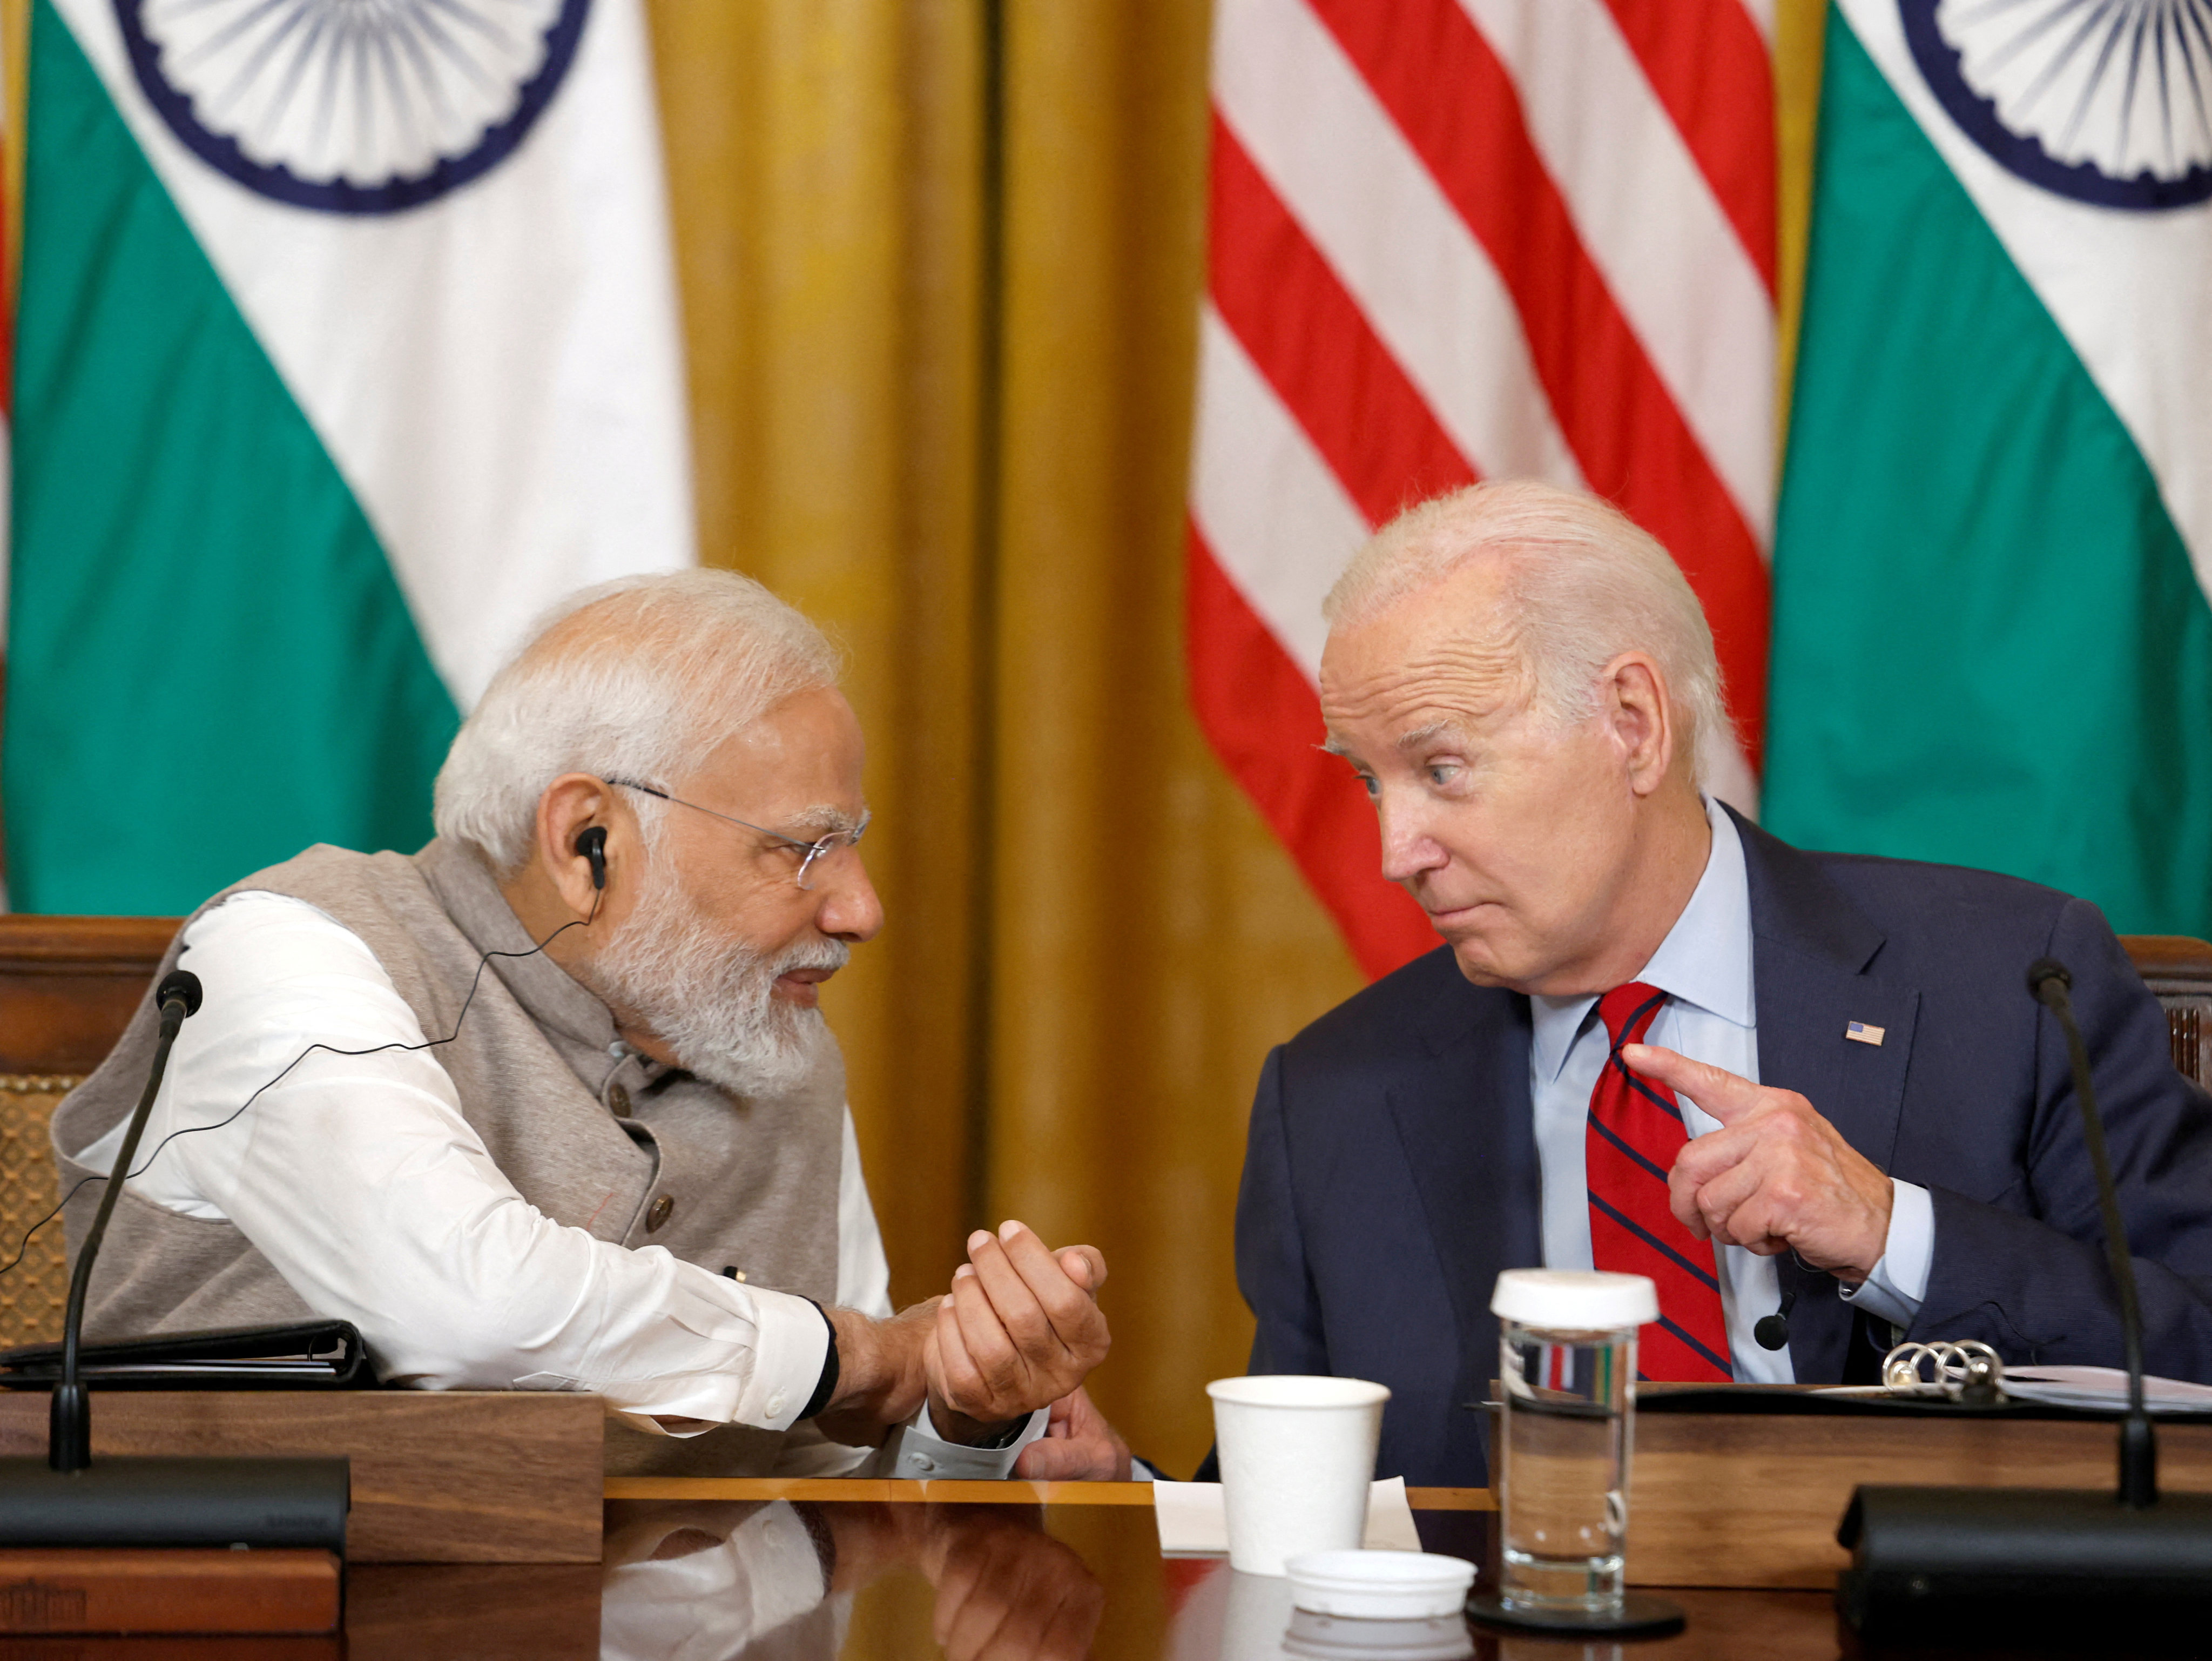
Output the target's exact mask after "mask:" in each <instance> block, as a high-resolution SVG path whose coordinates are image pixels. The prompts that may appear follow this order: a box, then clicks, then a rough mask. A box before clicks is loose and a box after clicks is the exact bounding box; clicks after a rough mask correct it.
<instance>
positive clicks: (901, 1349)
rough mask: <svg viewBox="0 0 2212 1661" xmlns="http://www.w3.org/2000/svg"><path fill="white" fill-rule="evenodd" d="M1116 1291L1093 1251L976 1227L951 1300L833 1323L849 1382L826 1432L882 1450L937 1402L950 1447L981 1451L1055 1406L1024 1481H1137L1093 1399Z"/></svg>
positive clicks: (1008, 1229)
mask: <svg viewBox="0 0 2212 1661" xmlns="http://www.w3.org/2000/svg"><path fill="white" fill-rule="evenodd" d="M1105 1283H1106V1260H1105V1258H1104V1257H1103V1256H1102V1255H1101V1254H1100V1253H1099V1252H1098V1251H1097V1249H1096V1248H1094V1247H1091V1246H1066V1247H1063V1248H1061V1249H1060V1250H1058V1251H1054V1250H1051V1249H1049V1248H1048V1247H1047V1246H1046V1245H1045V1244H1044V1242H1043V1241H1042V1240H1040V1239H1039V1238H1037V1237H1036V1233H1035V1232H1034V1231H1032V1230H1031V1229H1030V1228H1029V1227H1028V1226H1026V1225H1024V1224H1022V1223H1018V1222H1008V1223H1006V1224H1005V1225H1004V1226H1001V1227H1000V1230H999V1232H997V1233H996V1234H993V1233H990V1232H988V1231H986V1230H982V1229H978V1230H977V1231H976V1232H975V1233H974V1234H972V1235H970V1236H969V1239H968V1262H964V1263H963V1264H962V1265H961V1266H960V1268H959V1269H957V1271H956V1272H955V1273H954V1275H953V1277H952V1289H951V1292H950V1293H948V1294H947V1295H946V1296H945V1297H942V1298H936V1299H929V1300H928V1301H927V1302H924V1303H921V1304H916V1305H914V1306H913V1307H912V1308H910V1309H907V1310H904V1311H901V1312H900V1313H899V1314H898V1315H896V1316H895V1317H893V1318H892V1319H890V1320H889V1321H881V1322H878V1321H871V1320H869V1319H867V1317H865V1316H861V1315H860V1314H858V1313H856V1312H855V1311H851V1310H844V1309H839V1310H833V1311H830V1312H829V1314H830V1321H831V1323H832V1324H833V1325H835V1326H836V1329H837V1340H838V1351H839V1355H840V1372H839V1378H838V1384H837V1390H836V1394H835V1395H834V1396H832V1398H831V1403H830V1406H829V1409H828V1410H827V1411H825V1412H824V1413H823V1415H822V1417H821V1421H820V1422H821V1425H822V1428H823V1433H825V1434H827V1435H829V1436H830V1437H831V1438H833V1439H836V1440H839V1441H846V1442H854V1443H865V1442H872V1441H877V1440H880V1439H881V1437H882V1434H883V1431H884V1428H885V1427H889V1426H890V1425H894V1424H901V1423H903V1422H905V1421H906V1420H907V1419H908V1418H910V1417H912V1416H913V1414H914V1411H915V1409H916V1408H918V1407H919V1406H921V1402H922V1401H923V1400H924V1399H925V1398H926V1399H927V1402H928V1404H929V1417H930V1422H931V1424H932V1425H933V1427H935V1428H936V1430H937V1432H938V1433H939V1435H940V1436H943V1437H944V1438H945V1439H947V1440H949V1441H955V1442H966V1443H970V1444H981V1443H984V1442H987V1441H989V1440H991V1439H994V1437H995V1436H997V1435H999V1434H1001V1433H1004V1432H1006V1430H1008V1429H1010V1428H1011V1427H1012V1426H1013V1425H1014V1423H1015V1422H1016V1421H1019V1420H1021V1419H1024V1418H1026V1417H1027V1416H1028V1415H1030V1414H1031V1413H1034V1412H1035V1411H1036V1409H1039V1408H1042V1407H1050V1408H1051V1409H1052V1415H1051V1418H1050V1421H1048V1429H1047V1431H1046V1434H1045V1438H1044V1439H1043V1440H1042V1441H1040V1442H1037V1443H1034V1444H1032V1445H1030V1446H1029V1447H1027V1448H1024V1450H1023V1451H1022V1453H1021V1456H1020V1457H1019V1459H1018V1461H1017V1462H1016V1463H1015V1466H1014V1470H1015V1474H1016V1475H1019V1476H1024V1477H1029V1478H1034V1479H1043V1480H1057V1479H1076V1478H1084V1477H1091V1478H1122V1477H1126V1476H1127V1475H1128V1469H1129V1453H1128V1449H1127V1446H1126V1445H1123V1444H1122V1443H1121V1439H1120V1438H1119V1437H1118V1436H1116V1435H1115V1433H1114V1431H1113V1428H1112V1427H1111V1426H1109V1425H1108V1424H1107V1422H1106V1421H1105V1420H1104V1418H1103V1416H1102V1415H1100V1414H1099V1413H1098V1411H1097V1409H1096V1408H1094V1407H1093V1406H1091V1400H1090V1397H1089V1396H1086V1395H1085V1393H1084V1391H1083V1390H1082V1388H1081V1386H1082V1383H1083V1380H1084V1378H1085V1377H1087V1376H1088V1375H1089V1373H1090V1372H1091V1368H1093V1367H1095V1366H1097V1365H1098V1363H1099V1362H1101V1361H1103V1360H1105V1358H1106V1352H1107V1350H1108V1348H1109V1346H1110V1345H1111V1342H1112V1338H1111V1335H1109V1332H1108V1330H1107V1327H1106V1317H1105V1316H1104V1315H1103V1313H1102V1312H1101V1311H1100V1310H1099V1308H1098V1302H1097V1297H1098V1289H1099V1288H1100V1287H1103V1285H1105Z"/></svg>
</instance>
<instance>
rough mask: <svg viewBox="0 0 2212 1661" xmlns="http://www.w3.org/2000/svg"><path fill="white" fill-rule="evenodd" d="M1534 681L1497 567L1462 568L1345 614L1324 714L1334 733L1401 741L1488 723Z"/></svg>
mask: <svg viewBox="0 0 2212 1661" xmlns="http://www.w3.org/2000/svg"><path fill="white" fill-rule="evenodd" d="M1533 690H1534V677H1533V674H1532V672H1531V670H1530V666H1529V661H1528V651H1527V648H1526V643H1525V642H1523V640H1522V638H1521V636H1520V632H1519V630H1518V629H1517V628H1516V626H1515V612H1514V609H1513V608H1512V606H1511V605H1510V604H1508V603H1507V600H1506V596H1505V592H1504V584H1503V582H1502V581H1501V580H1500V575H1499V573H1498V571H1497V569H1495V568H1494V567H1492V568H1477V569H1471V570H1470V569H1462V571H1458V572H1455V573H1453V574H1452V575H1451V576H1449V577H1447V578H1446V579H1444V580H1443V581H1440V582H1437V583H1434V584H1432V585H1431V586H1430V587H1426V588H1424V589H1421V590H1419V591H1417V592H1415V593H1410V594H1407V595H1404V596H1402V597H1401V598H1400V599H1397V600H1395V601H1394V602H1392V603H1391V604H1390V605H1387V606H1385V607H1383V609H1382V610H1380V611H1376V612H1373V613H1370V614H1369V615H1367V616H1365V617H1361V618H1352V619H1350V620H1348V621H1346V622H1345V623H1343V624H1340V625H1339V626H1338V627H1336V628H1334V629H1332V630H1330V631H1329V636H1328V644H1327V645H1326V646H1325V647H1324V648H1322V661H1321V704H1322V716H1323V718H1324V719H1325V720H1326V721H1327V722H1328V728H1329V733H1330V736H1331V738H1332V739H1333V740H1334V739H1352V737H1353V736H1354V734H1355V733H1358V736H1360V737H1361V738H1363V739H1366V740H1368V741H1370V742H1371V741H1373V740H1374V739H1376V738H1382V739H1386V740H1387V741H1389V742H1393V743H1395V742H1398V741H1401V739H1405V738H1406V737H1407V735H1409V734H1412V733H1416V732H1418V731H1419V730H1421V729H1424V728H1428V727H1438V726H1441V725H1449V724H1453V723H1459V724H1470V725H1480V724H1481V723H1483V722H1485V721H1488V720H1491V719H1492V718H1494V717H1496V716H1497V715H1499V714H1501V713H1503V712H1507V711H1510V710H1514V709H1520V708H1522V707H1523V706H1524V705H1526V703H1528V699H1529V697H1530V695H1531V693H1532V691H1533ZM1332 747H1335V746H1334V745H1332Z"/></svg>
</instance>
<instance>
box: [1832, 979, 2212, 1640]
mask: <svg viewBox="0 0 2212 1661" xmlns="http://www.w3.org/2000/svg"><path fill="white" fill-rule="evenodd" d="M2072 985H2073V977H2072V976H2070V975H2069V974H2068V972H2067V970H2066V967H2065V965H2064V964H2061V963H2058V962H2057V961H2056V960H2054V959H2052V958H2040V959H2039V960H2038V961H2037V962H2036V963H2035V964H2034V965H2033V967H2031V968H2030V969H2029V970H2028V971H2027V989H2028V992H2029V994H2030V995H2032V996H2033V998H2034V999H2035V1001H2037V1002H2038V1003H2040V1004H2041V1005H2043V1007H2045V1008H2046V1009H2048V1010H2049V1011H2050V1012H2051V1015H2052V1017H2053V1019H2056V1020H2057V1022H2058V1025H2059V1026H2060V1028H2061V1030H2062V1031H2063V1032H2064V1033H2065V1036H2066V1050H2067V1056H2068V1059H2069V1062H2070V1063H2071V1066H2072V1071H2073V1076H2074V1098H2075V1102H2076V1103H2077V1104H2079V1105H2080V1107H2081V1134H2082V1140H2083V1141H2084V1142H2085V1143H2086V1144H2087V1147H2088V1152H2089V1165H2090V1168H2091V1170H2092V1171H2093V1173H2094V1175H2095V1177H2096V1179H2097V1201H2098V1207H2099V1210H2100V1213H2101V1214H2102V1217H2103V1222H2104V1232H2105V1250H2106V1261H2107V1263H2108V1264H2109V1267H2110V1269H2111V1272H2112V1288H2113V1292H2114V1294H2115V1300H2116V1301H2117V1303H2118V1305H2119V1317H2120V1339H2121V1346H2122V1354H2123V1355H2124V1359H2125V1360H2126V1362H2127V1372H2128V1405H2127V1411H2126V1412H2125V1414H2124V1415H2123V1416H2122V1418H2121V1421H2120V1434H2119V1450H2118V1451H2119V1481H2118V1488H2117V1489H2116V1491H2115V1492H2113V1493H2111V1494H2103V1493H2098V1492H2095V1491H2093V1490H2087V1491H2085V1490H2079V1489H2067V1488H1891V1487H1874V1486H1863V1487H1861V1488H1859V1489H1858V1490H1857V1493H1855V1494H1853V1495H1852V1496H1851V1503H1850V1509H1849V1510H1848V1511H1846V1512H1844V1520H1843V1523H1842V1525H1841V1526H1840V1527H1839V1528H1838V1530H1837V1531H1836V1539H1837V1542H1838V1543H1839V1544H1841V1545H1842V1546H1844V1548H1847V1549H1849V1550H1850V1552H1851V1554H1852V1557H1851V1567H1850V1568H1848V1569H1846V1570H1844V1573H1843V1574H1842V1575H1841V1576H1840V1577H1838V1580H1837V1584H1836V1603H1837V1606H1838V1609H1840V1610H1841V1612H1842V1614H1843V1616H1844V1620H1845V1621H1847V1622H1848V1623H1849V1624H1850V1626H1851V1627H1852V1628H1854V1629H1855V1630H1857V1632H1858V1633H1859V1634H1861V1635H1862V1636H1863V1637H1865V1638H1868V1639H1870V1640H1875V1641H1878V1642H1880V1641H1893V1640H1905V1641H1927V1640H1930V1639H1933V1638H1936V1637H1941V1638H1942V1639H1944V1640H1947V1641H1949V1642H1951V1643H1953V1644H1957V1643H1959V1642H1960V1641H1965V1642H1967V1643H1972V1642H1973V1641H1975V1640H1980V1641H1982V1642H1984V1643H1995V1642H1999V1641H2003V1640H2020V1639H2023V1638H2025V1639H2027V1640H2031V1641H2032V1643H2033V1646H2036V1647H2043V1646H2048V1645H2049V1644H2050V1643H2051V1642H2053V1641H2061V1642H2063V1641H2067V1640H2074V1641H2087V1642H2102V1641H2104V1640H2109V1639H2110V1637H2111V1636H2112V1632H2113V1630H2114V1622H2115V1621H2124V1622H2125V1623H2126V1628H2127V1630H2129V1631H2130V1633H2136V1634H2155V1633H2157V1632H2159V1631H2160V1630H2161V1629H2165V1630H2172V1631H2182V1630H2196V1629H2199V1628H2201V1626H2202V1622H2203V1609H2204V1599H2205V1591H2204V1588H2205V1584H2206V1582H2205V1574H2204V1566H2205V1564H2207V1563H2208V1562H2212V1494H2166V1495H2164V1496H2161V1495H2160V1494H2159V1491H2158V1440H2157V1435H2156V1433H2155V1432H2154V1430H2153V1428H2152V1425H2151V1418H2150V1414H2149V1411H2148V1409H2146V1408H2145V1406H2144V1405H2143V1336H2142V1303H2141V1300H2140V1299H2139V1297H2138V1295H2137V1292H2136V1274H2135V1262H2134V1260H2133V1259H2132V1258H2131V1257H2130V1256H2129V1253H2128V1236H2127V1226H2126V1224H2125V1222H2124V1220H2123V1219H2122V1217H2121V1215H2120V1200H2119V1190H2118V1187H2117V1186H2116V1185H2115V1184H2114V1183H2113V1181H2112V1161H2111V1159H2110V1157H2109V1156H2108V1154H2107V1153H2106V1147H2105V1121H2104V1115H2103V1114H2102V1113H2101V1112H2100V1110H2099V1109H2098V1106H2097V1092H2096V1086H2095V1084H2094V1082H2093V1080H2092V1079H2091V1077H2090V1074H2089V1055H2088V1050H2087V1048H2086V1047H2085V1046H2084V1044H2083V1043H2082V1042H2081V1028H2080V1026H2079V1025H2076V1023H2075V1019H2074V1005H2073V999H2072V997H2071V995H2070V993H2069V989H2070V988H2071V986H2072Z"/></svg>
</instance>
